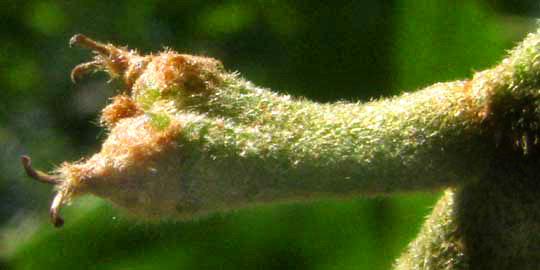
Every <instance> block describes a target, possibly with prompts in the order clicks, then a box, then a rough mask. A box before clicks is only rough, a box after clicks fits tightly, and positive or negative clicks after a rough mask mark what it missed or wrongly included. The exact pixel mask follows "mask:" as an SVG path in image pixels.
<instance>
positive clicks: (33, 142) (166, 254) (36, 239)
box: [0, 0, 540, 270]
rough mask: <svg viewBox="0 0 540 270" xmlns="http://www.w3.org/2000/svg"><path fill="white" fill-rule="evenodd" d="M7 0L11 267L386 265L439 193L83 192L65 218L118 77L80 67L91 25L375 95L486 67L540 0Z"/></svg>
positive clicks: (2, 231)
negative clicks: (276, 199)
mask: <svg viewBox="0 0 540 270" xmlns="http://www.w3.org/2000/svg"><path fill="white" fill-rule="evenodd" d="M171 2H172V1H159V0H158V1H144V0H142V1H126V0H118V1H80V2H79V1H19V0H17V1H13V0H11V1H6V0H4V1H2V8H1V9H0V22H1V24H0V28H1V29H2V32H1V33H2V34H1V35H0V39H1V40H0V70H1V72H0V89H1V90H0V170H1V171H2V174H0V198H1V203H0V269H55V270H60V269H118V270H127V269H370V270H376V269H389V268H390V267H391V265H392V262H393V261H394V260H395V258H396V257H397V256H399V254H400V252H402V251H403V250H404V248H405V247H406V245H407V243H408V242H409V241H410V240H411V239H413V238H414V236H415V234H416V233H417V232H418V230H419V228H420V225H421V223H422V221H423V219H424V217H425V216H426V215H427V214H428V213H429V212H430V207H431V206H433V204H434V202H435V201H436V199H437V197H438V195H439V194H437V193H423V194H404V195H398V196H395V197H376V198H350V199H346V200H332V199H325V200H320V201H316V202H306V203H295V204H282V205H268V206H262V207H258V208H253V209H243V210H238V211H235V212H230V213H216V214H214V215H211V216H209V217H205V218H200V219H197V220H194V221H167V222H160V223H145V222H142V221H140V220H137V219H136V218H134V217H130V216H129V215H128V214H126V213H124V212H123V211H121V210H118V209H115V208H113V207H112V206H111V205H110V204H109V203H108V202H105V201H101V200H99V199H97V198H91V197H86V198H81V199H78V200H76V201H75V202H74V204H73V205H72V206H70V207H66V208H65V209H64V211H63V214H64V217H65V219H66V226H65V227H64V228H62V229H59V230H57V229H54V228H53V227H52V225H51V224H50V223H49V219H48V215H47V209H48V207H49V204H50V201H51V197H52V195H51V187H49V186H46V185H43V184H41V183H37V182H34V181H32V180H31V179H29V178H28V177H26V176H25V175H24V174H23V171H22V168H21V165H20V162H19V156H20V155H22V154H28V155H30V156H31V157H32V158H33V160H34V165H35V166H36V167H38V168H42V169H45V170H49V169H53V168H54V166H55V165H56V164H59V163H60V162H62V161H64V160H71V161H73V160H77V159H79V158H81V157H84V156H88V155H90V154H91V153H94V152H96V151H98V150H99V145H100V142H101V141H103V139H104V138H105V136H106V134H104V133H103V131H102V130H101V129H99V128H98V127H97V124H96V123H97V117H98V113H99V111H100V109H101V108H102V107H103V106H104V105H105V104H106V103H107V102H108V98H109V97H110V96H112V95H114V93H115V91H116V90H117V89H119V88H120V87H121V85H120V84H119V83H117V82H112V83H108V84H107V83H106V81H107V80H108V78H107V77H106V76H105V75H104V74H95V75H92V76H88V77H87V78H84V79H82V80H81V81H80V82H79V83H78V84H77V85H74V84H72V83H71V81H70V79H69V72H70V69H71V68H72V67H74V66H75V65H76V64H78V63H81V62H83V61H86V60H88V59H89V58H90V53H89V52H87V51H84V50H81V49H78V48H74V49H70V48H69V47H68V40H69V38H70V37H71V36H72V35H73V34H75V33H84V34H86V35H88V36H90V37H93V38H95V39H97V40H101V41H108V42H111V43H114V44H120V45H128V44H129V46H130V48H137V49H139V50H140V51H142V52H145V53H148V52H155V51H159V50H161V49H162V48H163V47H164V46H167V47H171V48H174V49H176V50H179V51H181V52H185V53H194V54H202V55H208V56H212V57H215V58H218V59H221V60H222V61H223V63H224V64H225V66H226V68H227V69H229V70H231V71H234V70H237V71H239V72H240V73H241V74H242V75H243V76H244V77H245V78H247V79H249V80H251V81H253V82H254V83H256V84H258V85H260V86H265V87H269V88H272V89H274V90H276V91H281V92H286V93H290V94H293V95H301V96H307V97H308V98H310V99H314V100H318V101H321V102H331V101H336V100H369V99H371V98H377V97H384V96H389V95H394V94H398V93H399V92H402V91H409V90H411V91H412V90H414V89H418V88H420V87H422V86H426V85H429V84H431V83H434V82H437V81H446V80H455V79H462V78H467V77H470V76H471V75H472V74H473V72H474V71H475V70H481V69H484V68H487V67H490V66H492V65H494V64H495V63H497V62H498V61H499V60H501V59H502V57H503V56H504V53H505V51H506V50H508V49H509V48H511V47H512V46H513V44H515V43H516V42H517V41H519V40H521V39H522V38H523V36H524V35H525V33H527V32H530V31H533V30H534V29H535V27H536V26H535V22H534V20H533V19H532V17H533V16H535V15H537V13H538V11H539V8H540V7H539V4H538V3H537V1H532V0H531V1H517V0H516V1H502V0H501V1H497V0H483V1H481V0H476V1H464V0H463V1H459V0H447V1H442V0H440V1H432V0H390V1H379V0H365V1H342V0H334V1H331V2H330V1H262V0H261V1H234V0H224V1H177V2H176V3H171Z"/></svg>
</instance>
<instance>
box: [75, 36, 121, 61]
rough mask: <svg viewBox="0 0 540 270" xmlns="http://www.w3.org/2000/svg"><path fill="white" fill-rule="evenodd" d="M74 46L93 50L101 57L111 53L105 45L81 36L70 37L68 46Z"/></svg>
mask: <svg viewBox="0 0 540 270" xmlns="http://www.w3.org/2000/svg"><path fill="white" fill-rule="evenodd" d="M74 45H77V46H79V47H83V48H87V49H90V50H93V51H95V52H97V53H99V54H101V55H103V56H109V54H110V52H111V51H110V49H109V47H108V46H107V45H104V44H101V43H99V42H97V41H95V40H93V39H91V38H88V37H87V36H85V35H82V34H76V35H74V36H73V37H71V39H70V40H69V46H70V47H72V46H74Z"/></svg>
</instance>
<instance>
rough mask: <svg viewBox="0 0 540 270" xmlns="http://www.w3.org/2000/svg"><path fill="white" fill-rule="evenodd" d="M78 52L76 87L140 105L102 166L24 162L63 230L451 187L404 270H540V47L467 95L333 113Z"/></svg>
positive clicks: (108, 52) (146, 62)
mask: <svg viewBox="0 0 540 270" xmlns="http://www.w3.org/2000/svg"><path fill="white" fill-rule="evenodd" d="M74 40H75V42H74V43H75V44H76V43H77V40H78V42H79V43H80V42H81V40H82V41H84V44H83V45H84V46H86V47H90V48H94V47H95V48H97V50H98V52H99V55H98V57H96V60H94V61H92V62H90V63H89V64H82V65H79V66H78V67H77V68H76V70H75V71H76V72H75V75H77V74H78V73H82V72H84V71H86V70H88V69H105V70H107V71H108V72H109V73H110V74H111V76H119V75H122V76H123V78H124V81H125V82H126V84H127V88H128V89H127V90H128V91H127V92H129V93H130V94H131V96H127V95H120V96H118V97H116V98H115V99H114V101H113V103H112V104H111V105H109V106H107V108H105V109H104V112H103V116H102V123H103V125H104V126H105V127H107V128H108V129H109V130H110V134H109V136H108V138H107V140H106V141H105V142H104V143H103V146H102V149H101V151H100V152H99V153H98V154H95V155H94V156H92V157H90V158H89V159H87V160H85V161H82V162H77V163H72V164H70V163H65V164H63V165H62V166H61V167H60V168H59V169H58V171H57V172H56V175H54V176H49V175H46V174H43V173H41V172H39V173H37V171H34V170H33V169H31V167H30V164H29V160H28V159H23V163H24V162H25V160H26V161H27V162H26V163H25V168H27V171H28V172H29V174H30V175H31V176H33V177H34V178H36V179H38V180H43V179H54V180H55V181H56V182H58V183H56V182H55V184H57V185H58V186H59V192H58V195H57V198H56V199H55V201H54V202H55V204H54V206H53V210H54V211H55V213H56V214H58V209H59V207H60V205H61V204H62V203H63V201H64V200H69V198H71V197H73V196H76V195H81V194H87V193H92V194H95V195H98V196H101V197H104V198H107V199H110V200H111V201H113V202H115V203H116V204H118V205H120V206H123V207H125V208H127V209H129V210H131V211H132V212H134V213H139V214H142V215H146V216H151V217H163V216H174V217H178V216H180V217H182V216H183V217H192V216H194V215H197V214H201V213H206V212H210V211H216V210H220V209H231V208H238V207H243V206H250V205H256V204H258V203H262V202H267V201H284V200H285V201H286V200H297V199H309V198H319V197H321V196H328V195H334V196H349V195H353V194H367V195H370V194H380V193H386V194H388V193H392V192H405V191H417V190H430V189H442V188H445V187H452V188H453V189H452V190H449V191H447V193H446V194H445V196H444V197H443V198H442V199H441V201H440V202H439V204H438V205H437V206H436V208H435V209H434V212H433V214H432V216H431V217H430V218H429V219H428V221H427V222H426V224H425V225H424V228H423V229H422V231H421V232H420V235H419V236H418V238H417V240H416V241H415V242H413V243H411V245H410V247H409V250H408V251H407V252H406V253H405V254H404V255H403V257H402V258H401V259H400V260H399V261H398V262H397V264H396V269H399V270H401V269H433V270H435V269H534V267H537V262H538V260H539V259H540V258H539V256H538V249H537V248H538V247H540V237H538V235H540V230H539V228H540V218H538V217H537V216H538V215H537V214H536V213H538V211H540V203H537V201H538V200H537V198H536V197H537V194H539V193H540V185H539V184H538V183H539V182H540V181H539V179H538V176H537V175H538V173H537V171H538V164H539V161H540V152H539V151H538V148H539V145H540V79H539V78H540V34H539V33H536V34H531V35H529V36H528V37H527V38H526V39H525V40H524V41H523V42H522V43H521V44H520V45H518V46H517V47H516V49H514V50H513V51H512V52H511V53H510V55H509V56H508V57H507V58H506V59H504V60H503V61H502V63H501V64H499V65H498V66H496V67H494V68H493V69H490V70H486V71H483V72H479V73H477V74H476V75H475V76H474V78H473V79H471V80H470V81H456V82H450V83H438V84H435V85H433V86H430V87H427V88H425V89H423V90H420V91H418V92H415V93H405V94H402V95H400V96H398V97H394V98H387V99H381V100H377V101H371V102H367V103H347V102H337V103H333V104H320V103H315V102H311V101H308V100H305V99H301V98H292V97H290V96H286V95H280V94H277V93H275V92H272V91H269V90H266V89H262V88H258V87H256V86H254V85H252V84H251V83H249V82H247V81H245V80H243V79H241V78H239V76H237V75H235V74H230V73H227V72H225V71H223V68H222V66H221V64H220V63H219V62H218V61H216V60H213V59H209V58H204V57H195V56H189V55H181V54H177V53H174V52H172V51H165V52H163V53H162V54H160V55H157V56H152V55H151V56H144V57H142V56H139V55H138V54H136V53H135V52H134V51H127V50H126V49H119V48H116V47H114V46H113V45H102V44H100V43H97V42H95V41H92V40H90V39H87V38H81V36H78V38H77V39H74ZM88 44H90V45H88ZM119 59H120V60H121V61H120V62H118V61H119ZM118 63H121V65H119V64H118ZM75 77H76V76H75ZM49 182H51V181H49ZM57 217H58V218H59V216H58V215H57Z"/></svg>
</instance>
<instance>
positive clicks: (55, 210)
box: [21, 156, 64, 228]
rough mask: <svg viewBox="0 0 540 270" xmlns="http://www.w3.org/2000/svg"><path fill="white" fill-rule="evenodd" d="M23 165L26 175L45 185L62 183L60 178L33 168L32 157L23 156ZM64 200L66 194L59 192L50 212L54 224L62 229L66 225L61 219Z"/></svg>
mask: <svg viewBox="0 0 540 270" xmlns="http://www.w3.org/2000/svg"><path fill="white" fill-rule="evenodd" d="M21 163H22V165H23V167H24V170H25V171H26V174H27V175H28V176H30V177H32V178H34V179H36V180H38V181H39V182H43V183H47V184H51V185H60V184H61V183H62V181H61V180H60V179H59V178H57V177H55V176H52V175H49V174H46V173H44V172H41V171H38V170H35V169H34V168H32V159H30V157H28V156H21ZM63 200H64V194H63V193H62V192H58V193H57V194H56V196H55V197H54V200H53V203H52V205H51V209H50V211H49V214H50V216H51V220H52V223H53V224H54V226H55V227H57V228H58V227H61V226H62V225H63V224H64V220H63V219H62V218H61V217H60V207H61V205H62V202H63Z"/></svg>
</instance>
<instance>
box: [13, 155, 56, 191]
mask: <svg viewBox="0 0 540 270" xmlns="http://www.w3.org/2000/svg"><path fill="white" fill-rule="evenodd" d="M21 162H22V165H23V167H24V170H25V171H26V174H27V175H28V176H30V177H32V178H34V179H35V180H38V181H39V182H42V183H47V184H51V185H59V184H61V183H62V181H61V180H60V179H58V178H57V177H55V176H52V175H49V174H46V173H44V172H41V171H38V170H34V168H32V160H31V159H30V157H28V156H22V157H21Z"/></svg>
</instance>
